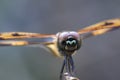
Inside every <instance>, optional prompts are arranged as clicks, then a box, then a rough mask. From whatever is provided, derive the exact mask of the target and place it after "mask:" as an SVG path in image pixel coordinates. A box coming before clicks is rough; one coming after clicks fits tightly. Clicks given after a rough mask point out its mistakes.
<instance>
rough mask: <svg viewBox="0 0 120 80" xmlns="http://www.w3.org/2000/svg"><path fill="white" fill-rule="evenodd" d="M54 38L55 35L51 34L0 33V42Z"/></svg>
mask: <svg viewBox="0 0 120 80" xmlns="http://www.w3.org/2000/svg"><path fill="white" fill-rule="evenodd" d="M48 37H49V38H55V37H56V35H52V34H39V33H29V32H3V33H0V40H14V39H27V38H48Z"/></svg>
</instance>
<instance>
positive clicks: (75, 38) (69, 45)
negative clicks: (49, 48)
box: [57, 31, 81, 54]
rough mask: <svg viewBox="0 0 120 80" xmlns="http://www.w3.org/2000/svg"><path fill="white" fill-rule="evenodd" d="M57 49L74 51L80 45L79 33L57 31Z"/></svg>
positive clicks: (67, 51) (68, 51)
mask: <svg viewBox="0 0 120 80" xmlns="http://www.w3.org/2000/svg"><path fill="white" fill-rule="evenodd" d="M57 36H58V42H57V43H58V44H57V45H58V49H59V51H62V52H66V53H68V54H69V53H70V54H72V53H74V52H75V51H76V50H78V49H79V48H80V46H81V39H80V37H79V34H78V33H77V32H74V31H69V32H61V33H58V35H57Z"/></svg>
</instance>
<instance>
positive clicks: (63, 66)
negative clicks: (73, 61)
mask: <svg viewBox="0 0 120 80" xmlns="http://www.w3.org/2000/svg"><path fill="white" fill-rule="evenodd" d="M65 63H66V61H65V59H64V61H63V64H62V68H61V72H60V80H62V75H63V71H64V68H65Z"/></svg>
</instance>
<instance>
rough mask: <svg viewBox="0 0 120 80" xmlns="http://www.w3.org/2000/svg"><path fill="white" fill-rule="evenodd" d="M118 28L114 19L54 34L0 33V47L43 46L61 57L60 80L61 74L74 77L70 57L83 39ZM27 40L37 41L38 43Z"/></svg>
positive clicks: (72, 63)
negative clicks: (64, 73)
mask: <svg viewBox="0 0 120 80" xmlns="http://www.w3.org/2000/svg"><path fill="white" fill-rule="evenodd" d="M119 28H120V18H115V19H108V20H104V21H101V22H98V23H96V24H94V25H90V26H87V27H85V28H83V29H80V30H78V31H61V32H58V33H56V34H40V33H31V32H2V33H0V46H29V45H31V46H32V45H42V46H44V47H45V48H47V49H48V50H49V51H50V52H51V53H53V55H55V56H57V57H63V59H64V60H63V64H62V68H61V71H60V80H62V77H63V72H67V73H69V74H70V75H74V69H75V68H74V67H75V65H74V61H73V58H72V56H73V54H75V53H76V52H77V51H78V50H79V49H80V48H81V44H82V41H83V40H84V39H87V38H89V37H93V36H98V35H102V34H104V33H107V32H110V31H114V30H117V29H119ZM29 39H38V41H34V40H33V41H31V40H29Z"/></svg>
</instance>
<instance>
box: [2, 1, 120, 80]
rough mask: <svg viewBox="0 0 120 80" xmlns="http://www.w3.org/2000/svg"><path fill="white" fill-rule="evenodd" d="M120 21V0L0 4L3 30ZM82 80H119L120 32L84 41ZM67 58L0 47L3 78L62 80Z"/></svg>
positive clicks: (53, 29) (79, 60) (78, 61)
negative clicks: (109, 20)
mask: <svg viewBox="0 0 120 80" xmlns="http://www.w3.org/2000/svg"><path fill="white" fill-rule="evenodd" d="M118 17H120V0H0V32H8V31H26V32H38V33H50V34H52V33H57V32H59V31H64V30H78V29H81V28H83V27H85V26H88V25H91V24H94V23H96V22H99V21H102V20H105V19H110V18H118ZM73 58H74V61H75V65H76V67H75V69H76V75H77V76H78V77H79V78H80V79H81V80H120V30H116V31H114V32H111V33H107V34H104V35H101V36H97V37H92V38H89V39H87V40H85V41H83V45H82V48H81V49H80V50H79V51H78V53H77V54H76V55H74V57H73ZM61 66H62V59H59V58H56V57H54V56H52V55H51V54H50V53H48V52H47V51H45V50H44V49H41V48H32V47H0V80H59V79H58V77H59V72H60V69H61Z"/></svg>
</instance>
